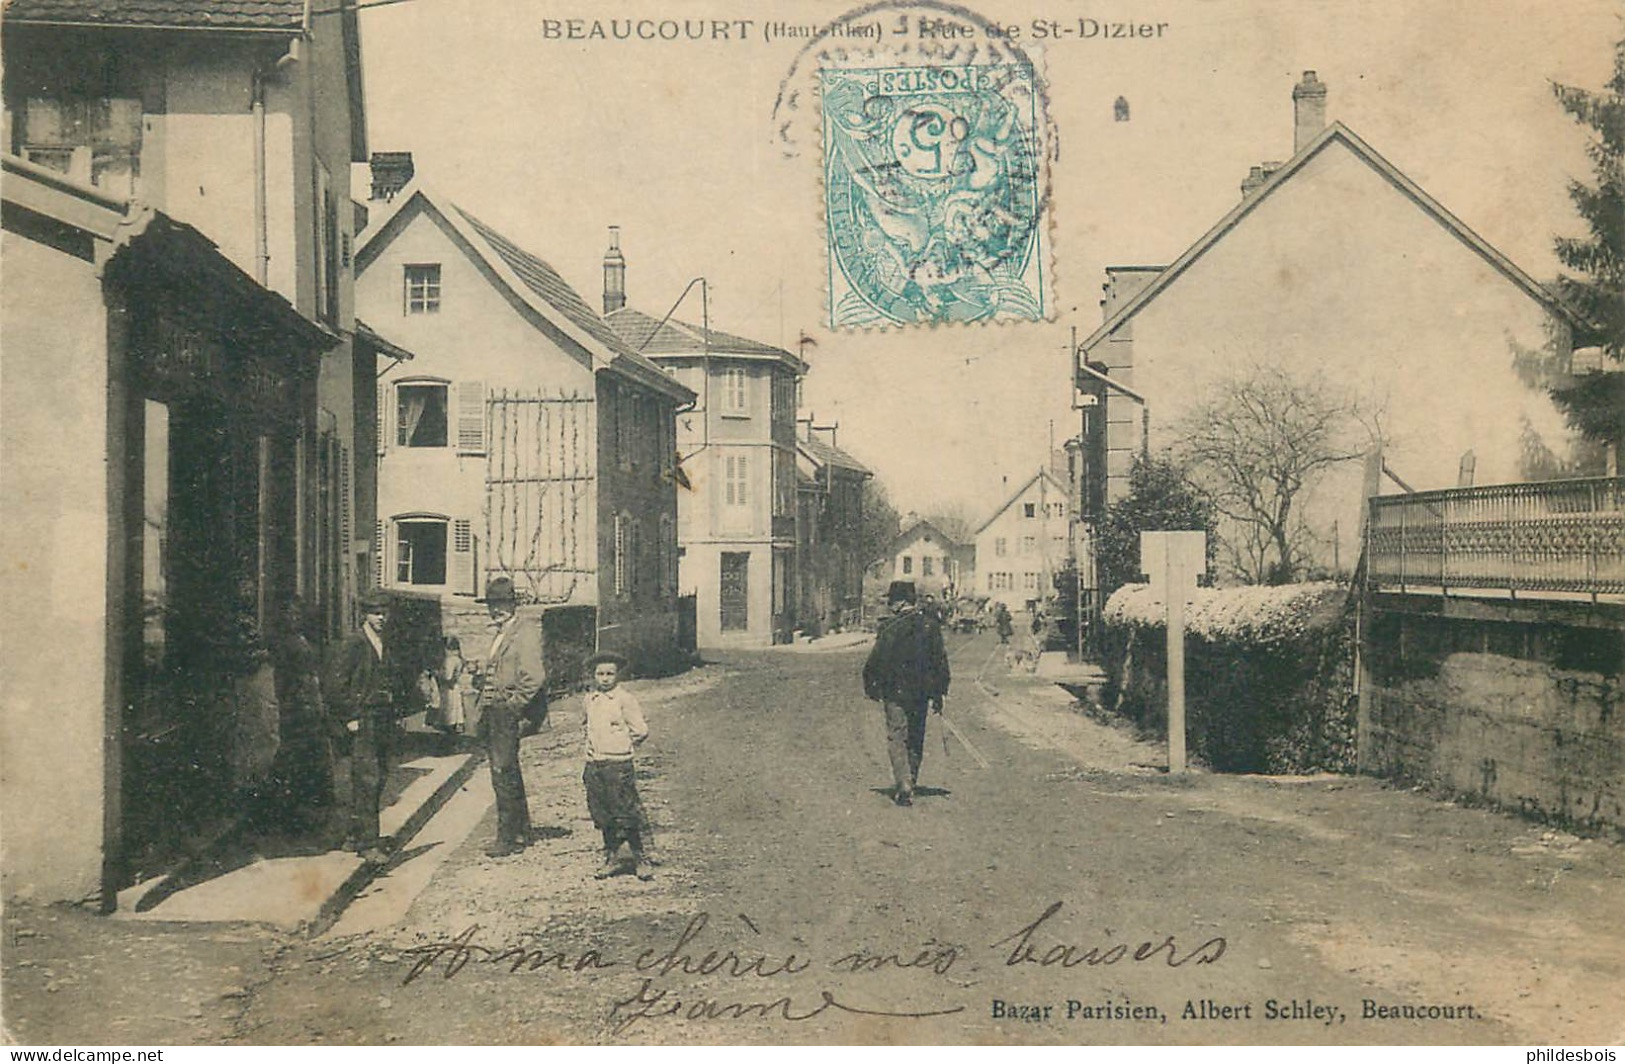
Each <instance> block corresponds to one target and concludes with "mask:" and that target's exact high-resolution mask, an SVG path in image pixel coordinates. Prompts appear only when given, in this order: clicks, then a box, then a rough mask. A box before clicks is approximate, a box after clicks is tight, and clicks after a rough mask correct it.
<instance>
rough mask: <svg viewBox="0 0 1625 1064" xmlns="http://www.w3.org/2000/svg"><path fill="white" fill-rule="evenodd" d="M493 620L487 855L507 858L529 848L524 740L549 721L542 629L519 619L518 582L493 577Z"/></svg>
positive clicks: (483, 681)
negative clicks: (492, 815)
mask: <svg viewBox="0 0 1625 1064" xmlns="http://www.w3.org/2000/svg"><path fill="white" fill-rule="evenodd" d="M485 608H486V610H487V611H488V612H489V613H490V615H491V627H492V628H493V629H495V634H494V635H493V636H492V638H491V650H490V652H489V653H488V654H486V656H485V667H484V669H482V670H481V673H480V684H479V687H480V695H479V707H480V725H479V726H480V728H481V730H482V731H483V732H484V733H485V743H486V753H487V759H488V760H489V761H490V762H491V790H492V791H494V792H495V793H496V802H497V839H496V844H495V845H494V846H492V847H491V849H489V850H486V851H485V852H486V854H487V855H489V856H491V857H508V856H510V855H512V854H516V853H518V852H519V851H521V850H523V849H524V848H525V847H526V846H527V845H529V844H530V806H529V804H528V803H527V802H526V800H525V778H524V775H523V774H522V773H521V771H520V768H519V740H520V739H522V738H524V737H525V736H527V735H534V734H536V732H537V731H538V730H539V729H540V728H541V726H542V719H543V718H544V717H545V716H546V715H547V700H546V696H545V695H544V693H543V689H542V684H543V681H544V680H545V679H546V673H545V671H544V669H543V667H542V629H541V625H540V624H538V623H536V621H535V620H534V619H533V618H532V619H526V618H521V617H520V615H519V599H518V596H517V595H515V593H514V587H513V580H512V579H511V578H510V577H506V576H494V577H492V578H491V580H490V582H489V583H487V584H486V585H485Z"/></svg>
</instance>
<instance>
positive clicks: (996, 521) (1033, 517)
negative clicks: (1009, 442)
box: [976, 470, 1072, 609]
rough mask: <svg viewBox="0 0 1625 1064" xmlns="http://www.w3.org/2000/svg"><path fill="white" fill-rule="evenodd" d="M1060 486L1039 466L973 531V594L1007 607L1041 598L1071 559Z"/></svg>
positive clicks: (1067, 516)
mask: <svg viewBox="0 0 1625 1064" xmlns="http://www.w3.org/2000/svg"><path fill="white" fill-rule="evenodd" d="M1068 500H1069V495H1068V492H1067V489H1066V487H1065V485H1063V484H1062V483H1061V482H1060V481H1059V480H1057V479H1056V478H1055V477H1054V476H1053V475H1051V474H1050V472H1049V471H1048V470H1040V471H1039V472H1037V473H1035V474H1034V475H1033V476H1032V478H1031V479H1030V480H1028V481H1027V482H1026V483H1024V484H1023V485H1021V487H1019V488H1017V489H1016V491H1015V493H1014V494H1012V495H1011V496H1010V497H1009V498H1008V499H1007V500H1005V502H1004V504H1003V505H1002V506H1000V507H999V508H998V509H996V510H994V511H993V514H992V516H990V517H989V518H988V519H987V520H986V521H984V522H982V527H980V528H978V529H977V530H976V584H977V588H976V590H977V593H978V594H980V595H986V596H987V597H988V598H990V599H995V600H997V601H999V602H1003V603H1004V604H1005V605H1006V606H1008V607H1010V608H1011V609H1017V608H1026V607H1028V606H1031V605H1033V604H1035V603H1038V602H1042V601H1043V600H1044V599H1045V598H1046V597H1047V596H1048V595H1050V594H1051V593H1052V592H1053V591H1054V578H1055V574H1056V573H1058V572H1060V571H1061V570H1062V569H1064V568H1065V567H1066V565H1067V562H1068V561H1069V560H1070V558H1071V540H1070V536H1071V527H1072V526H1071V509H1070V505H1069V501H1068Z"/></svg>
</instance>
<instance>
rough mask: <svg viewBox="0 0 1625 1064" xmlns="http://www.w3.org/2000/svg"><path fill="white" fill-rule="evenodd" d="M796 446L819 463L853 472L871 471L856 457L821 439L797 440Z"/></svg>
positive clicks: (866, 472) (868, 472)
mask: <svg viewBox="0 0 1625 1064" xmlns="http://www.w3.org/2000/svg"><path fill="white" fill-rule="evenodd" d="M796 446H797V447H800V448H801V449H802V450H803V451H805V452H806V453H807V456H808V457H809V458H811V459H812V460H813V461H815V462H817V463H818V464H819V465H827V466H835V467H836V468H838V469H850V470H852V471H853V472H854V473H864V474H870V473H871V472H872V471H871V470H870V469H869V468H868V467H867V466H865V465H864V464H863V463H862V462H860V461H858V460H857V459H856V458H853V457H852V456H851V455H849V454H847V453H846V452H845V451H843V450H841V449H840V448H839V447H832V446H831V445H829V444H827V443H825V442H824V441H823V440H797V441H796Z"/></svg>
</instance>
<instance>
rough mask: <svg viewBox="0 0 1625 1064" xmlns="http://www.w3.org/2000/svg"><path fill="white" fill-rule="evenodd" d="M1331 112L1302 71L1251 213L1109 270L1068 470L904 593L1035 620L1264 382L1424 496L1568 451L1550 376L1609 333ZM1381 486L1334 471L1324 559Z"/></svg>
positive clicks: (908, 530) (1243, 209) (913, 537)
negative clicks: (1135, 488)
mask: <svg viewBox="0 0 1625 1064" xmlns="http://www.w3.org/2000/svg"><path fill="white" fill-rule="evenodd" d="M1328 96H1329V91H1328V88H1327V85H1326V84H1325V82H1323V81H1321V80H1320V78H1319V77H1318V75H1317V74H1316V73H1315V72H1314V71H1306V72H1304V74H1303V76H1302V77H1301V79H1299V80H1298V81H1297V83H1296V84H1295V85H1293V87H1292V92H1291V116H1292V123H1291V131H1292V137H1293V139H1292V151H1291V153H1290V154H1289V155H1287V157H1286V158H1285V159H1284V160H1279V161H1266V162H1263V163H1261V164H1259V165H1257V166H1254V167H1252V168H1251V169H1250V171H1249V173H1248V174H1247V175H1246V176H1245V177H1244V179H1243V180H1242V181H1241V183H1240V188H1239V192H1240V195H1239V197H1238V198H1237V200H1236V202H1235V203H1234V205H1233V206H1232V207H1231V208H1230V209H1229V210H1228V211H1226V212H1225V213H1224V214H1223V216H1222V217H1221V218H1219V220H1218V221H1217V222H1216V223H1215V224H1214V225H1213V226H1212V227H1211V228H1210V229H1208V230H1207V231H1206V232H1205V233H1203V234H1201V235H1200V236H1199V237H1198V238H1197V239H1196V240H1195V242H1194V243H1192V244H1191V245H1190V246H1189V247H1188V248H1186V249H1185V250H1184V251H1183V252H1182V253H1181V254H1179V255H1178V256H1177V257H1175V258H1174V259H1173V260H1171V261H1169V262H1167V263H1165V264H1156V265H1122V266H1111V267H1108V268H1107V270H1106V278H1105V284H1104V285H1103V294H1104V298H1103V299H1102V300H1101V304H1100V305H1101V312H1102V322H1101V324H1100V325H1099V326H1098V327H1097V328H1096V329H1094V330H1093V332H1091V333H1090V334H1089V335H1087V336H1086V337H1085V338H1083V339H1082V341H1081V342H1079V343H1077V345H1076V352H1075V354H1076V365H1077V367H1078V368H1077V370H1076V374H1075V376H1076V379H1075V380H1073V381H1071V382H1068V386H1069V387H1072V388H1075V389H1077V391H1076V393H1075V395H1076V396H1077V398H1078V399H1079V400H1080V402H1079V404H1078V405H1080V406H1084V409H1085V411H1086V413H1085V419H1086V420H1085V425H1084V426H1083V428H1084V431H1082V432H1081V433H1080V435H1079V438H1078V439H1077V440H1075V441H1073V442H1072V443H1071V444H1069V447H1068V455H1069V458H1070V460H1071V465H1070V466H1069V467H1067V468H1068V472H1067V473H1062V472H1060V469H1061V467H1060V466H1059V465H1058V464H1052V467H1051V469H1050V470H1046V471H1044V472H1041V473H1039V474H1038V475H1035V476H1034V477H1033V478H1032V479H1031V480H1030V481H1028V482H1027V483H1026V484H1025V485H1023V486H1022V487H1021V488H1020V489H1019V490H1018V491H1017V492H1016V493H1015V496H1013V497H1011V498H1010V499H1008V500H1006V501H1005V502H1003V503H1002V504H1001V505H1000V506H999V507H998V508H997V509H996V510H995V511H994V512H993V514H992V516H991V517H989V518H988V520H987V521H986V522H985V523H984V525H983V526H982V527H981V528H980V529H978V530H977V531H976V532H975V534H974V536H973V537H972V540H973V542H970V543H965V544H956V543H954V542H952V540H951V539H950V538H949V537H947V536H945V535H944V534H943V532H942V530H940V529H937V528H935V527H933V526H931V525H930V524H929V523H924V522H921V523H917V524H912V527H905V528H904V529H903V531H902V532H901V534H900V536H899V538H898V540H897V541H896V542H895V543H894V544H893V551H892V558H891V561H890V570H891V571H890V576H891V577H892V578H894V579H913V580H916V581H919V582H922V583H923V584H924V585H925V586H927V587H930V588H932V589H933V590H936V591H939V592H941V591H943V590H944V589H946V588H950V587H951V588H953V589H954V590H955V591H956V592H957V593H960V594H972V595H976V596H979V597H980V596H986V597H990V598H995V599H1000V600H1002V601H1005V602H1006V603H1007V604H1008V605H1011V606H1016V605H1022V604H1026V603H1029V602H1032V601H1033V600H1035V599H1041V598H1042V597H1043V596H1044V595H1045V594H1047V593H1048V592H1049V590H1050V583H1049V580H1048V577H1049V576H1051V575H1052V574H1053V573H1054V572H1055V571H1056V569H1057V566H1056V557H1057V556H1058V552H1060V551H1061V548H1062V547H1063V543H1064V544H1066V545H1067V546H1068V549H1069V550H1070V551H1071V552H1072V556H1076V557H1081V558H1084V559H1085V564H1084V566H1083V569H1084V571H1085V580H1086V581H1087V580H1089V579H1090V576H1091V574H1090V571H1089V570H1090V566H1089V564H1088V562H1087V559H1088V557H1089V556H1090V551H1089V536H1090V534H1091V531H1092V522H1093V520H1095V518H1096V517H1098V513H1099V510H1100V508H1101V506H1102V504H1103V503H1109V502H1116V501H1118V500H1120V499H1121V498H1122V497H1123V496H1124V495H1125V494H1126V493H1127V491H1128V486H1129V473H1130V469H1131V467H1132V464H1133V462H1134V460H1135V457H1136V456H1137V455H1140V454H1142V453H1145V452H1147V451H1157V450H1160V449H1162V448H1164V447H1166V446H1167V445H1168V444H1170V443H1171V442H1172V441H1173V440H1174V438H1175V437H1176V435H1177V431H1178V426H1179V424H1180V421H1181V418H1182V417H1183V416H1184V415H1185V413H1186V412H1187V411H1189V410H1190V409H1191V408H1192V407H1193V406H1194V405H1196V404H1198V403H1200V402H1201V401H1202V400H1203V399H1204V398H1205V397H1206V396H1208V395H1209V394H1210V393H1211V391H1212V389H1213V388H1214V386H1215V385H1216V384H1218V383H1219V382H1221V381H1223V380H1224V379H1225V378H1226V377H1228V376H1231V375H1234V374H1237V373H1239V372H1245V371H1246V370H1247V369H1249V368H1251V367H1263V368H1265V369H1275V370H1280V371H1282V372H1285V373H1288V374H1293V375H1296V376H1298V377H1300V378H1310V379H1313V380H1315V381H1317V382H1325V383H1326V384H1328V385H1329V386H1330V387H1332V388H1335V389H1337V390H1338V391H1340V392H1342V393H1343V394H1345V395H1347V396H1349V397H1350V398H1351V399H1352V400H1353V401H1355V402H1357V403H1359V404H1360V406H1361V407H1362V413H1363V414H1364V415H1366V420H1367V424H1368V427H1369V428H1370V429H1371V431H1372V444H1373V446H1374V447H1376V446H1377V445H1380V448H1381V454H1382V457H1383V462H1384V466H1385V468H1386V469H1388V470H1389V471H1390V473H1391V475H1392V476H1394V477H1396V478H1398V481H1397V483H1403V485H1404V486H1405V487H1406V488H1407V490H1409V489H1430V488H1451V487H1456V486H1457V485H1458V484H1472V483H1475V482H1476V483H1478V484H1486V483H1490V484H1493V483H1506V482H1512V481H1517V480H1520V479H1522V477H1523V475H1524V473H1525V472H1526V466H1527V462H1528V458H1529V456H1530V454H1531V451H1532V450H1533V451H1534V452H1536V453H1540V452H1543V451H1545V449H1547V448H1549V449H1550V451H1551V452H1555V454H1556V455H1557V456H1558V458H1559V459H1561V458H1563V457H1566V454H1565V452H1566V449H1567V440H1568V433H1567V430H1566V428H1565V426H1564V423H1563V419H1562V417H1561V416H1560V414H1559V413H1558V412H1557V411H1556V410H1555V408H1554V407H1553V404H1552V403H1551V400H1550V398H1549V396H1548V395H1547V393H1546V391H1545V388H1544V387H1543V386H1542V382H1541V378H1540V374H1538V373H1534V372H1531V367H1532V364H1534V363H1540V364H1543V365H1545V366H1547V367H1556V368H1558V369H1559V370H1561V369H1563V368H1568V369H1570V370H1572V372H1575V373H1580V372H1585V371H1587V369H1588V367H1589V368H1590V369H1591V370H1593V371H1594V370H1595V369H1596V363H1597V362H1598V361H1599V360H1598V359H1597V358H1595V357H1594V356H1596V354H1597V352H1596V349H1595V348H1589V349H1588V348H1587V347H1586V345H1587V344H1594V343H1596V340H1595V339H1594V333H1595V329H1594V327H1593V326H1591V325H1589V324H1588V323H1587V322H1585V321H1583V320H1582V319H1581V318H1580V317H1578V316H1577V315H1576V314H1575V313H1574V312H1573V310H1572V309H1571V308H1570V307H1568V306H1567V305H1566V304H1565V303H1564V302H1563V301H1562V300H1561V299H1559V298H1558V297H1557V296H1556V295H1555V294H1554V291H1553V288H1551V287H1548V286H1546V285H1543V284H1541V283H1540V282H1538V281H1537V280H1535V279H1534V278H1533V277H1531V276H1530V275H1529V274H1528V273H1527V272H1525V271H1524V270H1523V269H1521V268H1520V267H1519V266H1517V265H1516V264H1515V263H1514V262H1513V261H1512V260H1511V259H1510V258H1508V257H1507V256H1506V255H1505V254H1504V253H1503V252H1501V251H1500V250H1498V249H1497V248H1496V247H1494V246H1493V245H1492V244H1490V243H1489V242H1488V241H1487V240H1485V239H1484V238H1483V237H1482V236H1480V235H1479V234H1478V233H1477V232H1475V231H1474V230H1473V229H1472V228H1470V227H1469V226H1468V225H1467V224H1466V223H1465V222H1463V221H1462V220H1461V219H1460V218H1458V217H1457V216H1456V215H1454V214H1452V213H1451V212H1450V211H1449V210H1448V209H1446V207H1445V206H1444V205H1443V204H1441V203H1440V202H1439V201H1438V200H1437V199H1435V198H1434V197H1433V196H1432V195H1430V194H1429V193H1428V192H1426V191H1425V190H1424V189H1423V188H1422V187H1421V185H1420V184H1419V183H1418V182H1417V181H1416V180H1414V179H1413V178H1412V177H1410V176H1409V175H1407V174H1406V173H1405V172H1404V171H1403V170H1401V169H1400V168H1399V167H1398V166H1396V165H1395V164H1394V163H1393V162H1391V161H1390V160H1389V159H1387V158H1385V157H1384V156H1383V155H1381V154H1380V153H1379V152H1377V150H1376V149H1375V148H1373V147H1372V146H1371V145H1370V144H1368V143H1367V142H1366V141H1364V140H1363V139H1361V138H1360V137H1359V136H1358V135H1356V134H1355V133H1354V132H1353V131H1352V130H1351V129H1349V128H1348V127H1347V126H1345V125H1343V124H1342V123H1340V122H1331V123H1329V124H1328V122H1327V101H1328ZM1283 102H1284V101H1283ZM1577 349H1578V350H1577ZM1106 381H1109V386H1108V387H1106V388H1105V389H1104V390H1103V389H1102V387H1101V385H1102V383H1104V382H1106ZM1086 404H1087V405H1086ZM1621 416H1622V418H1625V413H1622V415H1621ZM1608 463H1609V464H1608V466H1607V468H1606V469H1605V470H1604V469H1599V470H1596V471H1597V472H1607V473H1608V474H1609V475H1610V476H1613V475H1617V452H1616V451H1614V450H1612V449H1610V450H1609V451H1608ZM1376 487H1377V486H1376V485H1373V484H1370V483H1369V482H1368V481H1367V480H1366V478H1365V470H1363V469H1362V468H1361V464H1360V463H1358V462H1350V463H1346V464H1344V465H1342V466H1340V467H1338V468H1336V469H1333V470H1332V471H1331V472H1330V473H1329V474H1328V475H1327V476H1326V477H1325V480H1324V482H1323V483H1322V484H1321V485H1320V486H1319V488H1318V490H1317V491H1316V492H1315V493H1314V495H1313V497H1312V498H1310V499H1309V500H1308V511H1307V513H1306V518H1307V520H1308V522H1309V523H1310V525H1311V526H1312V528H1313V531H1314V533H1315V535H1316V536H1317V537H1318V541H1319V542H1318V548H1319V553H1320V554H1321V555H1322V557H1320V558H1319V559H1318V561H1317V564H1319V565H1321V566H1327V567H1330V566H1333V564H1334V560H1335V559H1337V558H1339V557H1340V558H1341V559H1344V560H1345V568H1347V567H1349V566H1352V565H1353V560H1354V559H1357V558H1358V557H1359V556H1360V551H1361V546H1362V544H1361V541H1360V538H1359V537H1360V530H1361V527H1362V515H1363V512H1364V507H1365V500H1366V496H1367V495H1368V494H1369V493H1370V492H1371V491H1373V490H1375V489H1376ZM1052 499H1060V500H1063V501H1064V502H1065V510H1064V516H1065V519H1066V520H1067V521H1070V522H1071V523H1072V524H1073V526H1074V527H1073V528H1072V529H1071V530H1070V531H1068V532H1066V533H1065V534H1064V538H1063V533H1062V531H1061V530H1060V529H1059V528H1049V529H1046V528H1044V527H1041V526H1040V525H1037V524H1035V523H1034V515H1036V514H1042V513H1045V512H1048V511H1047V509H1046V508H1047V507H1048V506H1050V505H1052V503H1051V500H1052Z"/></svg>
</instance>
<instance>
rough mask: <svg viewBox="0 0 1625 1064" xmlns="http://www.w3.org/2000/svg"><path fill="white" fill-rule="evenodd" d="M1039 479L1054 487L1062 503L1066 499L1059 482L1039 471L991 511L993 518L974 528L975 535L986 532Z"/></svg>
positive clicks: (1046, 473) (1046, 471) (1045, 470)
mask: <svg viewBox="0 0 1625 1064" xmlns="http://www.w3.org/2000/svg"><path fill="white" fill-rule="evenodd" d="M1040 479H1042V480H1047V481H1049V482H1050V484H1051V485H1053V486H1054V488H1055V490H1056V491H1058V492H1060V493H1061V499H1062V500H1063V501H1064V500H1065V499H1066V488H1064V487H1063V486H1062V485H1061V482H1060V481H1059V480H1056V479H1055V477H1054V476H1053V475H1051V473H1050V471H1049V470H1047V469H1040V470H1039V471H1038V472H1036V473H1034V474H1033V475H1032V476H1030V477H1028V478H1027V480H1026V481H1025V482H1024V483H1023V484H1022V485H1021V487H1019V488H1017V489H1016V490H1015V493H1014V494H1013V495H1011V496H1010V497H1009V498H1008V499H1006V500H1004V504H1003V505H1002V506H1000V507H999V508H998V509H997V510H994V511H993V516H991V517H989V518H988V519H987V520H986V521H983V522H982V523H981V524H980V525H978V526H976V533H975V534H976V535H978V536H979V535H981V534H982V533H983V532H985V531H986V530H987V526H989V525H991V524H992V523H993V522H995V521H997V520H998V519H999V518H1001V517H1003V516H1004V512H1005V511H1006V510H1008V509H1010V507H1012V506H1014V505H1015V504H1016V500H1018V499H1020V498H1021V497H1022V496H1023V495H1025V494H1027V489H1028V488H1030V487H1032V486H1033V485H1034V484H1036V483H1038V481H1039V480H1040Z"/></svg>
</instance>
